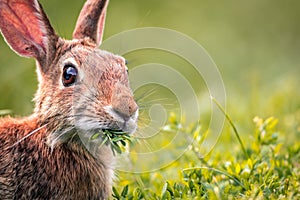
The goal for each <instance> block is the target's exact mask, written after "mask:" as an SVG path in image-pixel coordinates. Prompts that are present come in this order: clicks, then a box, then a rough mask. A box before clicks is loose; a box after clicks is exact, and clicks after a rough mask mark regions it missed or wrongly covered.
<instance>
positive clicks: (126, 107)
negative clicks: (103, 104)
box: [111, 85, 138, 121]
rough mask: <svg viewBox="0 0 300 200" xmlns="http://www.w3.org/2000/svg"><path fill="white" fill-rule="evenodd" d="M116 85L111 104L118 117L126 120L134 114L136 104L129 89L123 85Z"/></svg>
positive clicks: (136, 108)
mask: <svg viewBox="0 0 300 200" xmlns="http://www.w3.org/2000/svg"><path fill="white" fill-rule="evenodd" d="M117 86H118V87H116V89H115V90H114V91H113V94H112V99H111V106H112V109H113V110H114V111H115V113H116V114H118V115H119V117H122V118H123V119H124V120H125V121H128V120H129V119H130V118H131V117H133V116H134V115H135V114H136V112H137V110H138V105H137V104H136V102H135V100H134V98H133V96H132V93H131V91H130V90H129V89H128V88H127V87H125V86H123V85H117Z"/></svg>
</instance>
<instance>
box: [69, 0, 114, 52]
mask: <svg viewBox="0 0 300 200" xmlns="http://www.w3.org/2000/svg"><path fill="white" fill-rule="evenodd" d="M107 4H108V0H87V1H86V2H85V4H84V6H83V8H82V10H81V12H80V15H79V17H78V20H77V23H76V27H75V30H74V32H73V38H74V39H84V38H86V37H88V38H90V39H92V40H93V41H94V42H95V44H96V45H97V46H99V45H100V44H101V42H102V37H103V30H104V23H105V16H106V8H107Z"/></svg>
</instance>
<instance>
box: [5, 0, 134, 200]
mask: <svg viewBox="0 0 300 200" xmlns="http://www.w3.org/2000/svg"><path fill="white" fill-rule="evenodd" d="M107 3H108V1H107V0H87V1H86V3H85V5H84V7H83V9H82V11H81V13H80V16H79V19H78V21H77V24H76V28H75V31H74V33H73V40H71V41H67V40H64V39H61V38H59V37H58V36H57V35H56V33H55V32H54V30H53V28H52V27H51V25H50V23H49V20H48V19H47V17H46V15H45V13H44V11H43V9H42V7H41V5H40V4H39V2H38V1H37V0H0V19H1V20H0V30H1V32H2V34H3V36H4V38H5V39H6V42H7V43H8V44H9V45H10V47H11V48H12V49H14V50H15V51H16V52H17V53H18V54H20V55H21V56H26V57H33V58H35V59H36V61H37V73H38V80H39V87H38V91H37V93H36V96H35V99H34V100H35V110H34V113H33V114H32V115H31V116H29V117H25V118H22V119H14V118H10V117H5V118H2V119H0V199H108V198H109V195H110V190H111V184H112V179H113V169H114V167H113V153H112V151H111V149H110V148H109V147H108V146H107V145H105V146H101V145H100V147H99V148H97V149H96V150H97V151H96V152H92V153H91V152H90V151H88V148H87V145H84V142H83V141H84V139H83V138H84V137H81V136H87V137H89V136H90V135H92V134H94V133H96V132H99V131H101V130H106V129H110V130H118V131H124V132H128V133H132V132H134V131H135V129H136V126H137V116H138V106H137V104H136V103H135V101H134V98H133V95H132V92H131V90H130V88H129V81H128V75H127V68H126V66H125V61H124V58H122V57H120V56H116V55H113V54H111V53H109V52H106V51H103V50H99V49H97V47H98V46H99V45H100V43H101V40H102V35H103V28H104V21H105V14H106V7H107Z"/></svg>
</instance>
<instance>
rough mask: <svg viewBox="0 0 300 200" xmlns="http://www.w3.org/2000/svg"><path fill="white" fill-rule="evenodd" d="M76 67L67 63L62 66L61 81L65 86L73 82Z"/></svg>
mask: <svg viewBox="0 0 300 200" xmlns="http://www.w3.org/2000/svg"><path fill="white" fill-rule="evenodd" d="M77 74H78V72H77V69H76V68H75V67H74V66H73V65H71V64H67V65H65V66H64V71H63V76H62V82H63V85H64V86H65V87H68V86H71V85H72V84H74V83H75V81H76V78H77Z"/></svg>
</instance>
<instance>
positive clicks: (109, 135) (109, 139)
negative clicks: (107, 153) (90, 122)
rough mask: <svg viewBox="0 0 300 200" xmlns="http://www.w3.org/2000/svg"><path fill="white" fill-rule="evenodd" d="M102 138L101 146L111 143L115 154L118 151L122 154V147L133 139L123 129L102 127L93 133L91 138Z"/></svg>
mask: <svg viewBox="0 0 300 200" xmlns="http://www.w3.org/2000/svg"><path fill="white" fill-rule="evenodd" d="M99 138H101V139H102V142H101V144H100V146H102V145H109V146H110V147H111V150H112V151H113V153H114V154H115V153H116V152H117V153H119V154H121V153H122V149H124V147H126V145H127V142H131V141H132V139H131V137H130V136H129V134H128V133H126V132H124V131H121V130H112V129H102V130H100V131H98V132H97V133H95V134H94V135H92V137H91V140H96V139H99Z"/></svg>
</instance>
